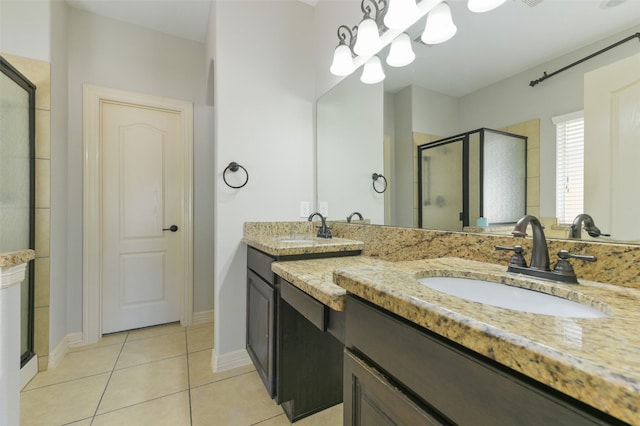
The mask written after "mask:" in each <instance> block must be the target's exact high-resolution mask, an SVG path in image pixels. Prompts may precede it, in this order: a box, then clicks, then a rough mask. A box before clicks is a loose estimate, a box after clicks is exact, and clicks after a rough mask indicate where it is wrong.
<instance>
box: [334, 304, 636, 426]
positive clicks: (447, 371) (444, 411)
mask: <svg viewBox="0 0 640 426" xmlns="http://www.w3.org/2000/svg"><path fill="white" fill-rule="evenodd" d="M346 312H347V320H346V324H347V327H346V346H347V348H348V350H349V352H347V355H345V401H344V404H345V420H344V424H345V425H350V424H354V425H355V424H369V423H368V422H363V421H361V420H359V419H362V418H363V416H368V417H367V418H369V417H371V416H373V417H375V418H376V419H378V420H375V421H374V420H372V422H373V423H371V424H378V423H375V422H376V421H382V423H380V424H406V425H413V424H429V423H413V420H412V421H409V422H407V421H405V420H401V421H398V422H392V423H384V421H383V420H384V418H385V417H384V416H387V417H389V418H390V419H392V416H393V415H395V414H394V413H396V412H398V411H402V410H404V409H405V408H403V407H410V410H409V411H411V410H413V411H415V410H416V409H415V408H411V407H412V404H415V405H416V406H417V407H419V408H420V410H422V411H424V412H425V413H428V414H425V416H426V417H424V418H425V419H428V416H429V415H430V416H432V417H433V419H434V420H437V421H439V422H441V423H442V424H457V425H474V426H475V425H492V426H493V425H515V424H517V425H519V426H520V425H522V426H525V425H535V426H539V425H554V426H556V425H567V426H578V425H608V424H624V423H622V422H620V421H618V420H616V419H615V418H613V417H611V416H608V415H607V414H606V413H602V412H600V411H597V410H595V409H594V408H593V407H590V406H588V405H586V404H584V403H582V402H580V401H578V400H576V399H573V398H571V397H569V396H567V395H564V394H562V393H560V392H558V391H556V390H554V389H552V388H550V387H548V386H545V385H543V384H542V383H538V382H535V381H533V380H532V379H530V378H528V377H525V376H523V375H522V374H520V373H518V372H516V371H513V370H510V369H508V368H506V367H504V366H501V365H499V364H498V363H496V362H494V361H492V360H489V359H487V358H485V357H482V356H481V355H479V354H477V353H475V352H472V351H470V350H468V349H466V348H463V347H461V346H459V345H457V344H455V343H453V342H451V341H449V340H447V339H445V338H443V337H441V336H438V335H436V334H434V333H432V332H430V331H428V330H426V329H424V328H421V327H419V326H416V325H415V324H413V323H410V322H408V321H406V320H404V319H402V318H400V317H397V316H395V315H393V314H391V313H389V312H388V311H385V310H383V309H381V308H379V307H377V306H375V305H372V304H370V303H368V302H366V301H364V300H362V299H359V298H357V297H355V296H351V295H348V296H347V311H346ZM352 354H356V355H357V357H358V358H359V359H361V360H362V362H361V363H360V364H358V363H356V361H354V359H357V358H354V356H353V355H352ZM354 363H355V364H354ZM354 365H355V367H354ZM366 365H369V366H371V367H368V368H365V367H363V366H366ZM363 369H364V370H367V371H368V372H369V373H370V375H373V376H374V377H384V378H385V380H386V381H387V382H389V383H394V385H393V386H394V387H395V388H394V389H392V390H390V389H389V386H387V394H388V395H396V396H397V395H398V394H400V395H402V394H403V395H404V396H405V398H402V397H401V396H400V397H394V398H395V399H393V398H388V399H386V401H384V402H387V405H383V404H382V403H381V402H380V400H381V399H382V398H383V397H381V396H379V395H380V393H377V394H376V393H374V391H373V389H374V386H373V385H371V384H370V383H366V382H364V380H363V378H364V377H367V376H366V374H365V373H364V372H363ZM378 374H379V376H376V375H378ZM354 377H355V379H354ZM354 380H355V382H356V384H353V383H354ZM347 382H350V383H351V384H350V385H349V386H350V390H348V389H347V386H348V385H347ZM363 384H364V386H363ZM354 386H355V387H356V390H357V389H358V388H359V389H360V390H359V391H354V390H353V389H354ZM376 386H378V387H379V385H376ZM363 389H364V390H363ZM381 392H382V391H381ZM372 395H373V396H372ZM363 399H365V400H366V401H362V400H363ZM408 401H411V403H409V402H408ZM363 403H364V404H367V405H365V406H363ZM363 407H364V408H363ZM377 412H380V413H381V414H380V416H377V414H375V413H377ZM376 416H377V417H376ZM380 419H382V420H380ZM425 421H426V420H425ZM434 424H438V423H434Z"/></svg>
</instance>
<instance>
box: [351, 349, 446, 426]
mask: <svg viewBox="0 0 640 426" xmlns="http://www.w3.org/2000/svg"><path fill="white" fill-rule="evenodd" d="M344 378H345V379H344V395H345V397H344V404H345V407H344V412H345V419H344V424H345V425H354V426H383V425H384V426H391V425H411V426H434V425H442V424H446V423H442V422H441V421H440V420H438V419H437V418H436V417H435V416H434V415H432V414H430V413H428V412H427V411H426V410H424V409H423V408H422V407H420V405H418V404H416V403H415V402H414V401H412V400H411V399H410V398H409V397H408V396H407V395H406V394H405V393H404V392H403V391H402V390H401V389H399V388H398V387H397V386H395V385H393V384H392V383H391V382H390V381H389V380H388V379H387V378H386V377H384V376H383V375H382V374H381V373H380V372H378V371H377V370H376V369H375V368H374V367H372V366H370V365H369V364H367V363H366V362H365V361H364V360H362V359H360V358H358V357H357V356H356V355H354V354H353V353H352V352H351V351H349V350H348V349H346V350H345V353H344Z"/></svg>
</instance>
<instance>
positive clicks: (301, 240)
mask: <svg viewBox="0 0 640 426" xmlns="http://www.w3.org/2000/svg"><path fill="white" fill-rule="evenodd" d="M276 240H277V241H278V242H281V243H312V242H314V241H315V239H313V238H308V237H282V238H277V239H276Z"/></svg>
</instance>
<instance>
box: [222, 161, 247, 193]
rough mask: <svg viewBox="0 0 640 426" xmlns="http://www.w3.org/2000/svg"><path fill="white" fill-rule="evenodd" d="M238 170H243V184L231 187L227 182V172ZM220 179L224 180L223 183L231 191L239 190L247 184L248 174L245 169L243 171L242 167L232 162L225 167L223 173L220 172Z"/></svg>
mask: <svg viewBox="0 0 640 426" xmlns="http://www.w3.org/2000/svg"><path fill="white" fill-rule="evenodd" d="M238 169H242V170H244V174H245V175H246V178H245V180H244V183H243V184H242V185H239V186H234V185H231V184H230V183H229V182H227V172H228V171H230V172H233V173H235V172H237V171H238ZM222 179H223V180H224V183H226V184H227V186H228V187H230V188H233V189H239V188H242V187H243V186H245V185H246V184H247V182H249V172H248V171H247V169H245V168H244V167H242V166H241V165H240V164H238V163H236V162H235V161H232V162H230V163H229V165H228V166H227V167H225V169H224V171H223V172H222Z"/></svg>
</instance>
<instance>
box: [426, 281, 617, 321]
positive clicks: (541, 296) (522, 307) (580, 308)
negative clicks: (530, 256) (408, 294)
mask: <svg viewBox="0 0 640 426" xmlns="http://www.w3.org/2000/svg"><path fill="white" fill-rule="evenodd" d="M418 282H419V283H420V284H423V285H426V286H427V287H430V288H432V289H434V290H438V291H441V292H444V293H447V294H450V295H452V296H456V297H460V298H462V299H466V300H471V301H474V302H479V303H484V304H487V305H492V306H497V307H499V308H507V309H513V310H516V311H522V312H530V313H534V314H543V315H553V316H558V317H570V318H603V317H606V314H604V313H603V312H601V311H599V310H597V309H595V308H592V307H590V306H586V305H583V304H580V303H577V302H573V301H571V300H568V299H563V298H561V297H557V296H553V295H550V294H546V293H540V292H538V291H534V290H529V289H526V288H520V287H514V286H511V285H507V284H499V283H494V282H491V281H484V280H477V279H471V278H454V277H428V278H420V279H419V280H418Z"/></svg>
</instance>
